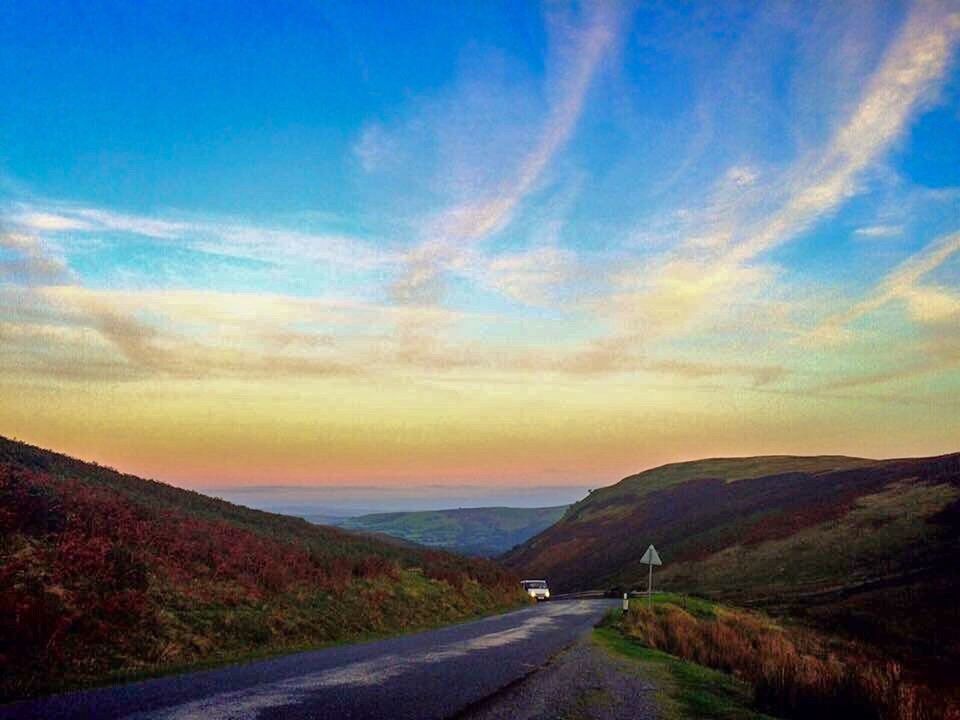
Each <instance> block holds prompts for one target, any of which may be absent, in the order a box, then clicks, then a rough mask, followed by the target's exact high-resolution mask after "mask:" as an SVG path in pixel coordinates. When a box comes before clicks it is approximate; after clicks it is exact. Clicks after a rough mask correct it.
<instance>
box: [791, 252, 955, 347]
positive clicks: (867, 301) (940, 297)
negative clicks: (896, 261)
mask: <svg viewBox="0 0 960 720" xmlns="http://www.w3.org/2000/svg"><path fill="white" fill-rule="evenodd" d="M957 252H960V233H953V234H950V235H947V236H945V237H942V238H939V239H937V240H935V241H934V242H933V243H931V244H930V245H929V246H927V247H926V248H924V249H923V250H921V251H920V252H918V253H916V254H915V255H913V256H912V257H910V258H909V259H908V260H906V261H905V262H903V263H902V264H901V265H900V266H899V267H897V268H896V269H894V270H893V271H892V272H890V273H889V274H888V275H887V276H886V277H885V278H883V280H882V281H881V282H880V283H878V284H877V286H876V287H875V289H874V290H873V292H871V293H870V294H869V295H868V296H867V297H865V298H864V299H862V300H861V301H860V302H858V303H856V304H855V305H853V306H852V307H850V308H848V309H846V310H844V311H843V312H839V313H835V314H833V315H831V316H830V317H828V318H827V319H825V320H824V321H823V322H821V323H820V324H818V325H817V327H815V328H814V329H813V330H812V331H811V332H810V333H809V335H808V336H807V341H808V342H814V343H833V342H839V341H842V340H844V339H849V336H850V335H849V331H848V329H847V328H848V326H849V325H850V324H851V323H853V322H855V321H856V320H859V319H860V318H862V317H864V316H865V315H868V314H870V313H872V312H874V311H876V310H878V309H880V308H881V307H883V306H884V305H886V304H887V303H889V302H892V301H894V300H900V301H903V302H904V303H906V306H907V308H908V310H909V311H910V314H911V316H912V317H913V318H914V319H916V320H917V321H919V322H939V321H942V320H945V319H949V318H952V317H955V316H960V296H958V295H957V294H956V293H953V292H951V291H949V290H946V289H943V288H936V287H923V286H920V285H918V283H919V281H920V280H921V279H922V278H923V277H924V276H925V275H927V274H929V273H931V272H933V271H934V270H936V269H937V268H938V267H940V266H941V265H942V264H943V263H944V262H946V261H947V260H948V259H949V258H950V257H951V256H952V255H953V254H954V253H957Z"/></svg>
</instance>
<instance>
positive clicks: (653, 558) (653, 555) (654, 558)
mask: <svg viewBox="0 0 960 720" xmlns="http://www.w3.org/2000/svg"><path fill="white" fill-rule="evenodd" d="M640 562H642V563H647V564H648V565H663V563H662V562H661V561H660V556H659V555H658V554H657V549H656V548H655V547H654V546H653V545H651V546H650V547H648V548H647V551H646V552H645V553H644V554H643V557H642V558H640Z"/></svg>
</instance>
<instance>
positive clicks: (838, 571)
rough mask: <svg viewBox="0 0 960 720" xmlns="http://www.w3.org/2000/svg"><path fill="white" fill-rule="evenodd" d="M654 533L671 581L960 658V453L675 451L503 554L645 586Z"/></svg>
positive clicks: (560, 573) (568, 577)
mask: <svg viewBox="0 0 960 720" xmlns="http://www.w3.org/2000/svg"><path fill="white" fill-rule="evenodd" d="M649 543H654V544H656V546H657V548H658V549H659V550H660V553H661V555H662V557H663V559H664V561H665V566H664V567H663V568H662V569H658V570H657V572H656V576H657V582H658V584H659V587H661V588H664V589H672V590H676V591H679V592H689V593H700V594H704V595H709V596H713V597H717V598H722V599H724V600H726V601H731V602H736V603H744V604H760V605H763V606H765V607H767V608H768V609H773V610H778V609H779V610H780V611H782V612H784V613H788V614H790V615H791V616H794V617H797V616H802V617H804V618H806V619H807V620H809V621H811V622H814V623H816V624H818V625H820V626H826V627H829V628H831V629H837V630H841V631H843V632H846V633H848V634H853V635H856V636H857V637H859V638H861V639H866V640H869V641H871V642H876V643H880V644H882V645H884V646H885V647H889V648H890V649H891V650H894V651H896V652H898V653H902V654H904V655H911V654H913V653H914V651H917V652H918V653H919V654H920V655H923V656H924V657H949V658H952V659H954V660H955V659H957V658H960V613H958V610H957V608H958V607H960V603H957V602H956V598H957V597H958V596H960V595H958V593H960V573H958V572H957V570H956V568H957V558H958V557H960V455H947V456H943V457H936V458H923V459H907V460H889V461H875V460H862V459H856V458H847V457H812V458H803V457H800V458H796V457H759V458H743V459H721V460H703V461H698V462H691V463H677V464H674V465H667V466H664V467H661V468H656V469H654V470H650V471H647V472H644V473H640V474H639V475H634V476H631V477H628V478H626V479H624V480H623V481H621V482H620V483H618V484H616V485H613V486H611V487H608V488H604V489H601V490H597V491H595V492H593V493H592V494H591V495H590V496H589V497H587V498H586V499H584V500H583V501H581V502H579V503H577V504H575V505H573V506H571V508H570V510H569V511H568V512H567V514H566V515H565V516H564V518H563V519H562V520H561V521H560V522H558V523H557V524H556V525H554V526H552V527H551V528H548V529H547V530H546V531H544V532H543V533H541V534H540V535H538V536H536V537H534V538H532V539H531V540H529V541H528V542H527V543H525V544H524V545H522V546H520V547H518V548H516V549H515V550H514V551H512V552H510V553H508V554H507V555H506V556H505V557H504V558H503V560H504V562H505V564H506V565H507V566H508V567H510V568H512V569H514V570H516V571H517V572H519V573H521V574H524V575H536V576H544V577H546V578H548V579H549V580H550V582H551V584H552V585H553V586H554V587H555V588H556V589H558V590H575V589H588V588H589V589H596V588H604V589H605V588H610V587H625V588H626V587H639V588H644V587H645V586H646V566H644V565H641V563H640V562H639V561H640V558H641V556H642V554H643V551H644V549H645V548H646V547H647V545H648V544H649Z"/></svg>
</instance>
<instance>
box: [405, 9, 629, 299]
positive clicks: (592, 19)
mask: <svg viewBox="0 0 960 720" xmlns="http://www.w3.org/2000/svg"><path fill="white" fill-rule="evenodd" d="M549 19H550V20H551V23H552V25H553V32H554V36H555V37H558V38H561V39H560V40H558V42H559V43H560V47H558V48H557V49H556V50H555V51H554V61H555V63H556V66H555V67H552V68H550V69H548V73H549V74H550V76H551V78H552V82H553V83H554V84H555V88H553V91H552V93H551V94H552V99H551V102H550V106H549V112H548V115H547V118H546V120H545V121H544V123H543V127H542V129H541V131H540V135H539V137H538V138H537V139H536V140H535V142H534V143H533V146H532V147H531V148H530V149H529V150H528V151H527V152H526V153H525V154H524V155H523V156H522V157H521V158H520V159H519V162H518V164H517V166H516V170H515V171H514V173H513V174H512V175H509V176H507V177H503V178H501V179H500V180H499V181H498V182H496V183H494V186H493V187H490V188H478V189H476V190H475V192H474V196H473V197H470V198H468V199H467V200H466V201H464V202H462V203H459V204H456V205H453V206H450V207H447V208H445V209H444V210H442V211H441V212H439V213H437V214H436V215H434V216H432V217H430V218H428V219H427V220H426V222H425V223H424V225H423V229H422V234H423V235H424V240H423V241H422V243H421V244H420V245H419V246H418V247H416V248H414V249H413V250H412V251H411V252H410V253H409V254H408V255H407V267H406V269H405V270H404V271H403V272H401V274H400V275H399V277H398V278H397V280H396V281H395V282H394V284H393V294H394V297H395V298H396V299H397V300H398V301H399V302H424V301H434V300H436V298H437V291H438V287H439V283H440V275H441V273H442V272H443V271H444V270H446V269H449V268H450V267H451V266H455V265H456V264H457V262H458V260H459V259H460V258H461V257H462V254H463V252H464V250H465V248H469V246H471V245H474V244H477V243H479V242H481V241H482V240H484V239H486V238H488V237H489V236H491V235H493V234H494V233H496V232H498V231H500V230H502V229H503V228H504V227H506V226H507V225H508V224H509V223H510V222H511V220H512V219H513V217H514V215H515V213H516V212H517V210H518V208H519V206H520V205H521V203H522V202H523V200H524V199H525V198H526V197H527V196H528V195H529V194H530V193H531V192H533V191H534V190H535V189H536V188H537V187H538V184H539V183H540V182H541V180H542V178H543V176H544V173H545V172H546V170H547V168H548V167H549V166H550V164H551V162H552V161H553V159H554V157H555V156H556V155H557V153H558V152H559V151H560V150H561V149H562V148H563V147H564V146H565V145H566V144H567V143H568V142H569V140H570V138H571V136H572V135H573V133H574V130H575V128H576V126H577V123H578V121H579V119H580V116H581V114H582V113H583V108H584V103H585V101H586V97H587V92H588V90H589V88H590V85H591V82H592V80H593V79H594V76H595V75H596V74H597V71H598V68H599V67H600V65H601V62H602V60H603V58H604V57H605V55H607V54H608V53H609V52H610V51H611V49H612V48H613V47H614V45H615V44H616V40H617V37H618V35H619V33H620V31H621V24H622V23H623V21H624V12H623V10H622V8H620V7H618V6H617V5H616V4H615V3H606V2H601V3H597V4H594V5H591V6H590V12H589V17H588V18H587V21H586V24H585V25H584V26H578V25H576V24H575V23H573V22H571V20H570V19H569V18H567V17H564V16H561V15H560V14H559V13H558V14H556V15H552V16H550V18H549Z"/></svg>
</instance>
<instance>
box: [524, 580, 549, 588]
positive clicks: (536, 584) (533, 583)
mask: <svg viewBox="0 0 960 720" xmlns="http://www.w3.org/2000/svg"><path fill="white" fill-rule="evenodd" d="M523 586H524V587H525V588H527V589H528V590H530V589H531V588H545V587H546V586H547V583H545V582H544V581H543V580H524V581H523Z"/></svg>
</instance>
